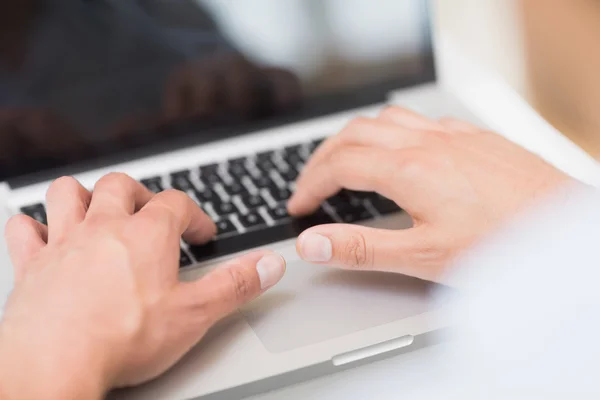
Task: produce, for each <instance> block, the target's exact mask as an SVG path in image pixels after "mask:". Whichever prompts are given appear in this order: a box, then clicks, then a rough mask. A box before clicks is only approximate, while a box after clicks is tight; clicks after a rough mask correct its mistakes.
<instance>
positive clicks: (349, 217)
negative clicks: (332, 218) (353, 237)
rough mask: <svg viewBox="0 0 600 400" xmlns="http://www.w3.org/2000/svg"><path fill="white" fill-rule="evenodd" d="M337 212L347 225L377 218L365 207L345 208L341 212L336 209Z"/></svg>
mask: <svg viewBox="0 0 600 400" xmlns="http://www.w3.org/2000/svg"><path fill="white" fill-rule="evenodd" d="M335 212H336V214H337V215H338V216H339V217H340V219H341V220H342V221H343V222H344V223H346V224H351V223H355V222H360V221H366V220H369V219H373V218H375V216H374V215H373V214H371V212H370V211H369V210H368V209H367V208H366V207H365V206H363V205H359V206H349V207H344V208H342V209H339V210H337V209H336V211H335Z"/></svg>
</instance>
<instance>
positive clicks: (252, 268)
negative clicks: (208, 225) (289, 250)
mask: <svg viewBox="0 0 600 400" xmlns="http://www.w3.org/2000/svg"><path fill="white" fill-rule="evenodd" d="M284 273H285V260H284V259H283V257H281V256H280V255H278V254H275V253H270V252H265V251H263V252H254V253H250V254H247V255H245V256H242V257H239V258H236V259H234V260H231V261H228V262H226V263H225V264H223V265H220V266H219V267H217V268H216V269H215V270H214V271H212V272H210V273H209V274H207V275H206V276H204V277H203V278H202V279H200V280H198V281H196V282H191V283H182V284H181V285H182V286H181V287H180V288H179V289H180V291H182V292H180V294H181V295H182V296H183V297H184V298H186V301H185V302H186V303H187V304H192V305H194V307H192V308H193V309H195V310H201V312H202V314H203V315H202V316H201V317H202V319H204V320H208V321H210V322H215V321H217V320H220V319H221V318H223V317H225V316H226V315H228V314H229V313H231V312H233V311H235V310H236V309H237V308H239V307H241V306H242V305H244V304H246V303H247V302H249V301H251V300H253V299H255V298H256V297H258V296H259V295H260V294H261V293H263V292H264V291H266V290H267V289H269V288H271V287H272V286H274V285H275V284H276V283H277V282H279V281H280V280H281V278H282V277H283V274H284Z"/></svg>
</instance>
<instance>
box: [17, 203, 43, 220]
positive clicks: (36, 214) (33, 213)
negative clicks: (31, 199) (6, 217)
mask: <svg viewBox="0 0 600 400" xmlns="http://www.w3.org/2000/svg"><path fill="white" fill-rule="evenodd" d="M21 212H22V213H23V214H25V215H28V216H30V217H31V218H33V219H35V220H36V221H38V222H40V223H42V224H44V225H47V224H48V219H47V217H46V209H45V208H44V205H43V204H41V203H40V204H34V205H32V206H27V207H23V208H21Z"/></svg>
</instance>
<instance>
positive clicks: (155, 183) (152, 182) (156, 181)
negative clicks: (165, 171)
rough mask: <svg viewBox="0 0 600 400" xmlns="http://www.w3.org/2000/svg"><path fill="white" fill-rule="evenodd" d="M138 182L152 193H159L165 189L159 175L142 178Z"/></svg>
mask: <svg viewBox="0 0 600 400" xmlns="http://www.w3.org/2000/svg"><path fill="white" fill-rule="evenodd" d="M140 183H141V184H142V185H144V186H146V187H147V188H148V190H150V191H151V192H153V193H160V192H162V191H164V190H165V188H164V187H163V184H162V179H161V178H160V176H155V177H152V178H146V179H142V180H141V181H140Z"/></svg>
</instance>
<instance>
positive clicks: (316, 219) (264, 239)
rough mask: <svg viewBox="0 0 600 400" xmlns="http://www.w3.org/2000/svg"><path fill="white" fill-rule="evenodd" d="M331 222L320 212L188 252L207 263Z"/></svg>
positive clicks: (289, 237)
mask: <svg viewBox="0 0 600 400" xmlns="http://www.w3.org/2000/svg"><path fill="white" fill-rule="evenodd" d="M333 222H334V221H333V219H332V218H331V217H329V216H328V215H327V214H325V212H323V211H322V210H321V211H319V212H318V213H317V214H315V215H311V216H309V217H306V218H301V219H290V220H289V221H288V222H287V223H282V224H278V225H274V226H265V227H264V228H263V229H259V230H257V231H252V232H247V233H243V234H240V235H233V236H229V237H224V238H222V239H219V238H217V240H213V241H211V242H209V243H207V244H205V245H203V246H190V251H191V252H192V254H193V255H194V258H195V259H196V261H198V262H203V261H208V260H211V259H214V258H217V257H223V256H227V255H231V254H233V253H238V252H241V251H245V250H249V249H252V248H254V247H258V246H264V245H267V244H271V243H276V242H279V241H282V240H286V239H291V238H294V237H296V236H298V235H300V234H301V233H302V232H303V231H305V230H306V229H308V228H310V227H312V226H315V225H321V224H330V223H333Z"/></svg>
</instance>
